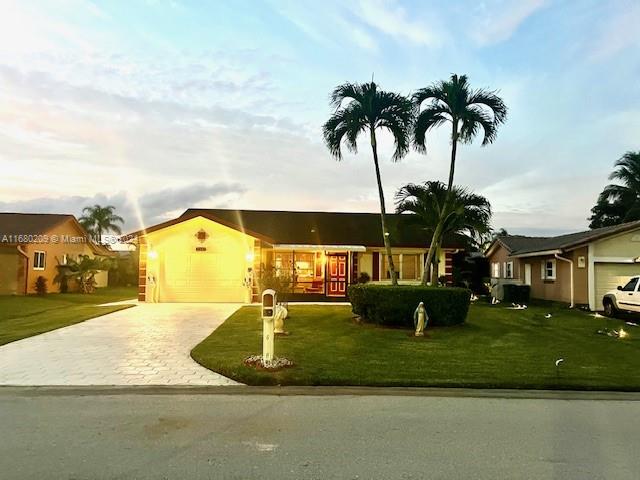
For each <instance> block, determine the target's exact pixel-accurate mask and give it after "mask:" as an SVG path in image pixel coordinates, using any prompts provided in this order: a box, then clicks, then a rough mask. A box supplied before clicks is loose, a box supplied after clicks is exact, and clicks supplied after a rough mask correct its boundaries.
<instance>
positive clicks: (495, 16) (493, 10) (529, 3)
mask: <svg viewBox="0 0 640 480" xmlns="http://www.w3.org/2000/svg"><path fill="white" fill-rule="evenodd" d="M546 3H547V1H546V0H518V1H516V2H507V1H504V0H494V1H490V2H482V3H479V4H478V6H477V7H476V9H475V10H476V11H475V15H473V16H472V18H471V19H470V22H472V23H471V31H470V35H471V38H472V39H473V40H474V41H475V42H476V44H477V45H479V46H481V47H484V46H487V45H492V44H495V43H500V42H503V41H505V40H508V39H509V38H510V37H511V36H512V35H513V34H514V32H515V31H516V30H517V29H518V27H519V26H520V25H521V24H522V23H523V22H524V21H525V20H526V19H527V18H529V17H530V16H531V15H533V14H534V13H536V12H537V11H538V10H540V9H541V8H543V7H544V6H545V5H546Z"/></svg>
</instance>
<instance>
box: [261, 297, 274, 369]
mask: <svg viewBox="0 0 640 480" xmlns="http://www.w3.org/2000/svg"><path fill="white" fill-rule="evenodd" d="M276 296H277V295H276V291H275V290H272V289H267V290H265V291H264V292H262V361H263V363H264V364H265V365H269V364H270V363H271V362H272V361H273V337H274V331H273V319H274V317H275V314H276V305H277V298H276Z"/></svg>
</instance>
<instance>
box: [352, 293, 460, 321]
mask: <svg viewBox="0 0 640 480" xmlns="http://www.w3.org/2000/svg"><path fill="white" fill-rule="evenodd" d="M470 297H471V292H470V291H469V290H467V289H466V288H455V287H447V288H443V287H440V288H439V287H424V286H422V285H398V286H395V287H394V286H392V285H370V284H366V285H365V284H355V285H350V286H349V301H350V302H351V306H352V311H353V313H355V314H356V315H359V316H360V317H361V318H362V319H363V320H364V321H365V322H368V323H377V324H380V325H392V326H399V327H409V328H413V312H414V311H415V309H416V308H417V306H418V304H419V303H420V302H424V306H425V308H426V309H427V315H429V325H438V326H447V325H457V324H460V323H463V322H464V320H465V318H466V317H467V312H468V311H469V303H470Z"/></svg>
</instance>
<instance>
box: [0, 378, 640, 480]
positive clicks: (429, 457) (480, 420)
mask: <svg viewBox="0 0 640 480" xmlns="http://www.w3.org/2000/svg"><path fill="white" fill-rule="evenodd" d="M134 392H135V391H134ZM639 452H640V401H634V400H633V399H631V400H621V401H618V400H576V399H572V400H560V399H533V398H517V399H505V398H469V397H450V398H449V397H441V396H389V395H385V396H375V395H371V396H369V395H364V396H362V395H338V396H276V395H254V394H251V395H241V394H232V395H229V394H213V395H204V394H190V393H179V394H176V393H170V394H163V393H160V394H158V393H154V394H135V393H131V392H125V393H122V392H120V393H117V394H109V393H108V391H107V394H105V392H101V391H89V392H73V391H70V392H69V393H64V392H63V393H62V394H60V392H57V393H56V392H53V393H47V391H44V392H42V391H39V390H29V389H25V390H20V389H18V390H16V389H7V388H5V389H0V478H2V479H4V480H9V479H21V480H24V479H38V480H41V479H43V478H47V479H58V478H60V479H75V480H80V479H92V480H94V479H130V478H131V479H164V478H167V479H174V478H175V479H278V480H281V479H369V478H370V479H387V478H388V479H423V478H429V479H449V478H450V479H463V478H464V479H491V480H495V479H502V478H504V479H532V478H535V479H563V480H570V479H580V480H583V479H587V478H588V479H591V480H594V479H617V480H622V479H637V478H640V454H639Z"/></svg>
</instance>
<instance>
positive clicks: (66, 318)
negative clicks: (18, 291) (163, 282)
mask: <svg viewBox="0 0 640 480" xmlns="http://www.w3.org/2000/svg"><path fill="white" fill-rule="evenodd" d="M136 296H137V288H135V287H132V288H124V287H118V288H112V287H107V288H100V289H98V290H96V292H95V293H92V294H80V293H50V294H47V295H43V296H39V295H10V296H9V295H2V296H0V345H4V344H6V343H9V342H14V341H16V340H21V339H23V338H27V337H31V336H33V335H38V334H40V333H44V332H48V331H51V330H55V329H57V328H61V327H66V326H68V325H73V324H74V323H79V322H82V321H84V320H88V319H90V318H94V317H98V316H100V315H105V314H107V313H111V312H115V311H118V310H122V309H124V308H129V307H130V305H114V306H109V307H99V306H98V305H99V304H101V303H109V302H117V301H120V300H128V299H132V298H136Z"/></svg>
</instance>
